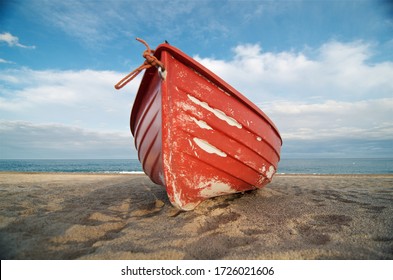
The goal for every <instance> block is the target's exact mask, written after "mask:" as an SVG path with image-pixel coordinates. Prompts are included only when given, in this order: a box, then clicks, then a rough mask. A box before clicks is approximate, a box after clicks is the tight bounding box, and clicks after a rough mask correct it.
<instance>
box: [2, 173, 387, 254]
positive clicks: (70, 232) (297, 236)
mask: <svg viewBox="0 0 393 280" xmlns="http://www.w3.org/2000/svg"><path fill="white" fill-rule="evenodd" d="M392 217H393V176H392V175H334V176H315V175H276V177H275V178H274V180H273V182H272V183H271V184H269V185H268V186H267V187H266V188H264V189H262V190H258V191H251V192H247V193H245V194H234V195H229V196H222V197H218V198H214V199H210V200H207V201H205V202H204V203H202V204H201V205H200V206H198V208H197V209H196V210H194V211H191V212H180V211H177V210H176V209H175V208H173V207H172V206H171V205H170V203H169V201H168V199H167V196H166V192H165V189H164V188H163V187H161V186H158V185H155V184H154V183H152V182H151V181H150V180H149V179H148V178H147V177H146V176H145V175H116V174H109V175H108V174H64V173H53V174H45V173H32V174H28V173H0V257H1V259H393V218H392Z"/></svg>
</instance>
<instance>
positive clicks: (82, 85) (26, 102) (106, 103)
mask: <svg viewBox="0 0 393 280" xmlns="http://www.w3.org/2000/svg"><path fill="white" fill-rule="evenodd" d="M123 75H124V73H117V72H113V71H94V70H81V71H54V70H45V71H36V70H32V69H28V68H21V69H10V70H3V71H0V81H1V83H2V84H3V86H2V87H1V88H0V114H1V116H2V118H3V119H7V120H34V121H37V122H42V123H45V122H48V121H50V122H58V123H64V124H68V125H75V124H78V125H80V126H81V127H90V128H94V129H101V130H106V131H111V130H118V129H125V130H127V131H128V119H129V112H130V107H131V104H132V102H133V99H134V94H135V93H136V90H137V87H138V81H140V77H138V78H137V80H136V81H135V82H134V83H132V84H131V85H130V86H129V87H128V88H127V90H124V91H122V92H119V91H116V90H115V89H114V84H115V83H117V82H118V80H120V79H121V78H122V77H123Z"/></svg>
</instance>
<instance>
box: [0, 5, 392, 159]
mask: <svg viewBox="0 0 393 280" xmlns="http://www.w3.org/2000/svg"><path fill="white" fill-rule="evenodd" d="M135 37H140V38H143V39H145V40H146V41H147V42H148V43H149V44H150V45H151V46H152V47H153V48H154V47H155V46H157V45H158V44H160V43H161V42H163V41H164V40H168V41H169V42H170V43H171V44H172V45H174V46H176V47H178V48H180V49H181V50H183V51H184V52H186V53H187V54H189V55H190V56H192V57H194V58H195V59H197V60H198V61H200V62H201V63H202V64H204V65H205V66H207V67H208V68H209V69H211V70H213V71H214V72H215V73H217V74H218V75H219V76H221V77H222V78H223V79H224V80H226V81H227V82H228V83H229V84H231V85H232V86H234V87H235V88H236V89H238V90H239V91H240V92H242V93H243V94H244V95H245V96H247V97H248V98H249V99H250V100H251V101H253V102H254V103H256V104H257V105H258V106H259V107H260V108H261V109H262V110H264V111H265V112H266V113H267V114H268V115H269V116H270V117H271V119H272V120H273V121H274V122H275V123H276V125H277V127H278V128H279V130H280V132H281V134H282V137H283V140H284V145H283V150H282V157H283V158H297V157H314V158H315V157H393V4H392V2H391V1H382V0H381V1H378V0H374V1H366V0H364V1H363V0H353V1H322V0H320V1H316V0H314V1H313V0H307V1H300V0H299V1H240V0H237V1H220V0H216V1H193V0H191V1H170V0H167V1H159V0H155V1H126V0H122V1H104V0H100V1H99V0H90V1H72V0H69V1H57V0H50V1H49V0H48V1H45V0H31V1H22V0H20V1H18V0H14V1H8V0H3V1H1V2H0V137H1V140H0V141H1V142H0V143H1V151H0V158H136V151H135V149H134V146H133V139H132V137H131V134H130V132H129V114H130V109H131V107H132V103H133V100H134V98H135V93H136V91H137V89H138V85H139V81H140V78H141V77H138V78H137V79H136V80H134V81H133V82H132V83H131V84H129V85H127V87H126V88H124V89H123V90H121V91H116V90H115V89H114V88H113V85H114V84H115V83H117V81H118V80H119V79H120V78H122V77H123V76H124V75H125V74H127V73H128V72H129V71H131V70H132V69H133V68H135V67H137V66H139V65H140V64H141V63H142V62H143V59H142V57H141V53H142V51H143V50H144V48H143V46H142V45H141V44H140V43H138V42H136V41H135Z"/></svg>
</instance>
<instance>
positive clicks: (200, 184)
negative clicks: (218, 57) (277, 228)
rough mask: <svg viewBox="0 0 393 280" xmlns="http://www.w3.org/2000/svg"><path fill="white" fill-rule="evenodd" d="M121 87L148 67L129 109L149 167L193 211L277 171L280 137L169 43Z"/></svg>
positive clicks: (173, 197)
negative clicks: (213, 199)
mask: <svg viewBox="0 0 393 280" xmlns="http://www.w3.org/2000/svg"><path fill="white" fill-rule="evenodd" d="M137 40H139V41H140V42H142V43H143V44H145V45H146V47H147V50H146V51H145V52H144V55H143V56H144V57H145V59H146V60H145V62H144V64H142V65H141V66H140V67H139V68H138V69H136V70H134V71H133V72H131V73H130V74H129V75H127V76H126V77H125V78H124V79H123V80H121V81H120V82H119V83H118V84H117V85H116V86H115V87H116V88H117V89H119V88H121V87H123V86H124V85H125V84H126V83H128V82H129V81H130V80H132V79H133V78H134V77H135V76H136V75H137V74H138V73H139V72H140V71H142V70H144V69H146V71H145V73H144V76H143V78H142V81H141V84H140V87H139V90H138V93H137V96H136V98H135V102H134V105H133V108H132V112H131V121H130V126H131V132H132V135H133V136H134V140H135V147H136V149H137V151H138V156H139V160H140V162H141V164H142V166H143V170H144V171H145V173H146V174H147V175H148V176H149V177H150V179H151V180H152V181H153V182H154V183H156V184H159V185H162V186H164V187H165V188H166V190H167V193H168V197H169V200H170V201H171V203H172V204H173V205H174V206H175V207H177V208H179V209H182V210H192V209H194V208H195V207H196V206H197V205H198V204H199V203H201V202H202V201H203V200H205V199H207V198H210V197H214V196H219V195H225V194H231V193H236V192H243V191H247V190H252V189H256V188H262V187H264V186H265V185H266V184H268V183H269V182H270V181H271V180H272V177H273V175H274V174H275V172H276V170H277V165H278V162H279V160H280V149H281V145H282V139H281V137H280V134H279V132H278V130H277V128H276V126H275V125H274V124H273V122H272V121H271V120H270V119H269V118H268V117H267V116H266V115H265V114H264V113H263V112H262V111H261V109H259V108H258V107H257V106H256V105H255V104H253V103H252V102H251V101H249V100H248V99H247V98H246V97H244V96H243V95H242V94H240V93H239V92H238V91H236V90H235V89H234V88H233V87H231V86H230V85H229V84H227V83H226V82H225V81H223V80H222V79H221V78H219V77H218V76H217V75H215V74H214V73H212V72H211V71H210V70H208V69H206V68H205V67H204V66H202V65H201V64H200V63H198V62H197V61H195V60H194V59H192V58H191V57H189V56H188V55H186V54H184V53H183V52H181V51H180V50H179V49H177V48H175V47H173V46H171V45H169V44H168V43H165V44H161V45H159V46H158V47H157V49H156V50H151V49H150V48H149V46H148V45H147V44H146V42H145V41H143V40H141V39H137Z"/></svg>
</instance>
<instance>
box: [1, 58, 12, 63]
mask: <svg viewBox="0 0 393 280" xmlns="http://www.w3.org/2000/svg"><path fill="white" fill-rule="evenodd" d="M0 63H5V64H15V62H12V61H9V60H5V59H3V58H0Z"/></svg>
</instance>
